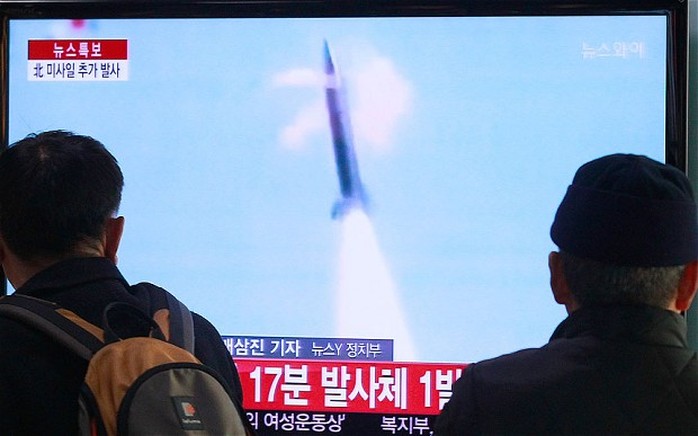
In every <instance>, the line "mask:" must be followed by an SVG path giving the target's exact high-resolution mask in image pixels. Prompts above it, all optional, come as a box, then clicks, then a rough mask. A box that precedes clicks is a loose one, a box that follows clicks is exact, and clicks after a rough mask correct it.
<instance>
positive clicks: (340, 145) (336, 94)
mask: <svg viewBox="0 0 698 436" xmlns="http://www.w3.org/2000/svg"><path fill="white" fill-rule="evenodd" d="M324 48H325V50H324V51H325V78H326V80H327V82H326V85H325V98H326V103H327V113H328V114H329V120H330V130H331V132H332V144H333V148H334V160H335V164H336V165H337V177H338V178H339V190H340V193H341V198H340V199H339V200H337V201H336V202H335V204H334V207H333V208H332V218H335V219H340V218H342V217H343V216H344V215H345V214H347V213H348V212H349V211H350V210H352V209H355V208H360V209H365V208H366V194H365V193H364V187H363V185H362V183H361V177H360V176H359V166H358V164H357V163H356V154H355V153H354V145H353V144H352V140H351V125H350V123H349V113H348V109H347V107H346V103H345V98H344V94H343V89H342V87H341V84H340V77H339V73H338V72H337V70H336V69H335V66H334V62H333V61H332V55H331V54H330V47H329V45H328V44H327V41H325V47H324Z"/></svg>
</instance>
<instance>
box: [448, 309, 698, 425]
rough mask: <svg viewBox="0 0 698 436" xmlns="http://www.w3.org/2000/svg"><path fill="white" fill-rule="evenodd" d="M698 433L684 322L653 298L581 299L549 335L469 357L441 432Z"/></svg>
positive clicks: (697, 373) (696, 382) (694, 369)
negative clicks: (481, 357) (623, 301)
mask: <svg viewBox="0 0 698 436" xmlns="http://www.w3.org/2000/svg"><path fill="white" fill-rule="evenodd" d="M522 433H526V434H652V435H661V434H666V435H677V434H693V435H695V434H698V361H697V360H696V353H695V352H693V351H692V350H689V349H688V348H687V343H686V323H685V321H684V319H683V318H682V317H681V316H680V315H678V314H676V313H674V312H670V311H666V310H661V309H657V308H652V307H645V306H604V307H590V308H583V309H580V310H578V311H576V312H574V313H573V314H572V315H570V316H569V317H568V318H567V319H566V320H565V321H563V322H562V323H561V324H560V325H559V326H558V328H557V329H556V330H555V332H554V334H553V336H552V338H551V340H550V342H549V343H548V344H547V345H546V346H544V347H542V348H540V349H530V350H523V351H519V352H516V353H513V354H509V355H506V356H502V357H498V358H495V359H491V360H487V361H484V362H480V363H477V364H474V365H471V366H469V367H468V368H467V369H466V371H465V372H464V373H463V375H462V377H461V378H460V379H459V380H458V381H457V382H456V383H455V384H454V386H453V396H452V397H451V400H450V402H449V403H447V404H446V406H445V407H444V410H443V411H442V413H441V415H440V416H439V418H438V420H437V423H436V434H438V435H456V434H457V435H465V434H522Z"/></svg>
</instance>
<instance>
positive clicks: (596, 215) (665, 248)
mask: <svg viewBox="0 0 698 436" xmlns="http://www.w3.org/2000/svg"><path fill="white" fill-rule="evenodd" d="M550 235H551V237H552V239H553V242H555V244H557V246H558V247H560V249H561V250H563V251H566V252H568V253H570V254H573V255H576V256H579V257H582V258H586V259H592V260H597V261H600V262H604V263H608V264H612V265H619V266H634V267H661V266H673V265H684V264H686V263H688V262H690V261H692V260H696V259H698V213H697V209H696V202H695V199H694V197H693V190H692V189H691V185H690V182H689V181H688V178H687V177H686V176H685V175H684V174H683V173H682V172H681V171H679V170H678V169H676V168H674V167H671V166H669V165H664V164H662V163H659V162H657V161H654V160H652V159H650V158H647V157H645V156H637V155H631V154H613V155H610V156H605V157H602V158H599V159H596V160H593V161H591V162H589V163H586V164H584V165H582V167H580V168H579V170H577V173H576V174H575V176H574V179H573V180H572V184H571V185H570V186H569V188H568V189H567V193H566V194H565V197H564V198H563V200H562V203H561V204H560V207H559V208H558V210H557V213H556V214H555V220H554V221H553V225H552V228H551V229H550Z"/></svg>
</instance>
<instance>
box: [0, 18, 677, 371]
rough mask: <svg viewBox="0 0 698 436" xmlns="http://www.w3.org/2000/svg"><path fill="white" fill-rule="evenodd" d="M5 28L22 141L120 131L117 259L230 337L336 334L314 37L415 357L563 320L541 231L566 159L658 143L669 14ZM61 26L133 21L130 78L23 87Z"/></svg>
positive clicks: (509, 344)
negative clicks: (332, 82) (31, 46)
mask: <svg viewBox="0 0 698 436" xmlns="http://www.w3.org/2000/svg"><path fill="white" fill-rule="evenodd" d="M10 37H11V40H10V41H11V47H10V62H11V73H10V140H11V141H15V140H17V139H20V138H21V137H23V136H24V135H25V134H27V133H29V132H33V131H41V130H48V129H54V128H62V129H67V130H73V131H76V132H79V133H83V134H89V135H92V136H94V137H95V138H97V139H99V140H101V141H102V142H103V143H104V144H105V145H107V147H108V148H109V149H110V150H111V151H112V152H113V153H114V154H115V155H116V157H117V159H118V160H119V161H120V163H121V165H122V168H123V171H124V174H125V178H126V187H125V190H124V200H123V206H122V209H121V213H122V214H123V215H125V216H126V233H125V235H124V240H123V243H122V249H121V252H120V264H119V266H120V267H121V269H122V272H123V273H124V275H125V276H126V278H127V279H128V280H130V281H132V282H137V281H141V280H147V281H152V282H155V283H158V284H160V285H162V286H164V287H167V288H168V289H170V290H171V291H172V292H174V293H175V294H176V295H177V296H179V297H180V298H181V299H182V300H183V301H184V302H185V303H187V304H188V305H189V306H190V308H191V309H192V310H194V311H197V312H199V313H201V314H203V315H205V316H206V317H208V318H209V319H210V320H211V321H212V322H213V323H214V324H215V325H216V326H217V327H218V328H219V330H220V332H221V333H223V334H252V335H254V334H259V335H276V336H284V335H288V336H311V337H325V336H333V335H334V332H333V328H334V327H333V312H332V310H331V307H332V304H333V298H334V295H333V292H334V290H335V288H336V283H335V281H336V276H337V269H338V265H337V258H338V246H339V236H340V225H339V223H338V222H337V221H333V220H332V219H331V209H332V205H333V203H334V201H335V200H336V199H337V196H338V192H339V189H338V182H337V176H336V173H335V169H334V161H333V155H332V144H331V140H330V133H329V126H328V123H327V115H326V112H325V106H324V100H323V99H324V89H323V77H322V75H321V72H322V65H323V64H322V61H323V58H322V47H323V40H324V39H327V41H328V42H329V43H330V46H331V47H332V50H333V53H334V59H335V63H336V64H337V65H338V67H339V69H340V71H341V72H342V74H343V78H344V79H345V80H344V82H345V84H346V86H347V93H348V97H349V106H350V109H351V115H352V123H353V127H354V142H355V145H356V153H357V158H358V162H359V166H360V171H361V174H362V177H363V181H364V184H365V186H366V190H367V192H368V195H369V198H370V201H371V209H370V216H371V218H372V222H373V224H374V226H375V231H376V235H377V238H378V242H379V246H380V247H381V249H382V250H383V253H384V255H385V258H386V260H387V264H388V266H389V269H390V271H391V272H392V275H393V280H394V282H395V285H396V287H397V291H398V293H399V295H401V297H402V299H403V305H404V308H405V311H406V313H407V317H408V323H409V327H410V329H411V331H412V334H413V336H414V343H415V345H416V350H417V353H418V356H419V359H420V360H425V361H449V362H469V361H474V360H479V359H482V358H487V357H492V356H495V355H498V354H501V353H504V352H509V351H513V350H515V349H518V348H522V347H528V346H539V345H542V344H543V343H545V342H546V341H547V339H548V337H549V335H550V333H551V332H552V330H553V329H554V327H555V326H556V325H557V324H558V323H559V322H560V321H561V320H562V319H563V318H564V316H565V312H564V310H563V309H562V308H561V307H559V306H556V305H555V303H554V301H553V299H552V296H551V294H550V291H549V286H548V271H547V254H548V252H549V251H550V250H552V249H554V246H553V244H552V242H551V241H550V238H549V234H548V232H549V228H550V224H551V222H552V219H553V216H554V212H555V208H556V206H557V204H558V203H559V201H560V199H561V198H562V196H563V194H564V192H565V189H566V186H567V185H568V184H569V182H570V181H571V179H572V176H573V174H574V171H575V169H576V168H577V167H578V166H579V165H580V164H582V163H583V162H585V161H587V160H590V159H592V158H595V157H599V156H601V155H604V154H608V153H611V152H634V153H641V154H648V155H650V156H652V157H654V158H657V159H660V160H663V148H664V95H665V94H664V88H665V83H664V75H665V70H664V56H665V19H664V18H663V17H615V18H608V17H595V18H522V17H520V18H507V19H495V18H472V19H456V18H450V19H446V18H441V19H436V18H432V19H383V20H381V19H354V20H351V19H341V20H331V21H330V20H321V19H303V20H290V19H289V20H286V19H274V20H268V21H266V20H263V19H240V20H206V21H204V20H199V21H184V20H162V21H150V20H133V21H123V20H100V21H91V22H88V23H86V25H85V26H83V27H81V28H79V29H78V28H75V27H73V26H72V25H71V23H70V22H68V21H43V22H42V21H13V22H11V25H10ZM60 37H64V38H126V39H128V44H129V79H128V80H127V81H125V82H102V83H95V82H74V83H71V82H30V81H28V80H27V48H26V47H27V40H28V39H32V38H33V39H50V38H60ZM623 44H625V47H626V49H630V48H632V50H633V51H632V52H630V51H628V52H626V56H608V57H604V56H595V57H591V56H585V51H586V49H588V48H591V49H595V50H600V49H603V48H604V47H608V48H609V49H611V50H613V48H614V45H615V47H622V46H623ZM640 48H641V49H642V50H640ZM636 49H637V50H636ZM586 53H587V55H589V54H590V53H591V52H586ZM595 53H596V54H599V53H601V52H600V51H596V52H595ZM370 303H371V302H370V301H367V302H366V304H370ZM357 316H360V314H359V315H357Z"/></svg>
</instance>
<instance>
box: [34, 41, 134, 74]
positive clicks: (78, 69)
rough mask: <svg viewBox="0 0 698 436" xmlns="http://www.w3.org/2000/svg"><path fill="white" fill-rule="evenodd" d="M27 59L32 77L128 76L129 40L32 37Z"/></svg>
mask: <svg viewBox="0 0 698 436" xmlns="http://www.w3.org/2000/svg"><path fill="white" fill-rule="evenodd" d="M27 62H28V65H27V67H28V68H27V79H28V80H31V81H105V80H107V81H112V80H117V81H121V80H128V40H126V39H41V40H39V39H36V40H29V41H28V46H27Z"/></svg>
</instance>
